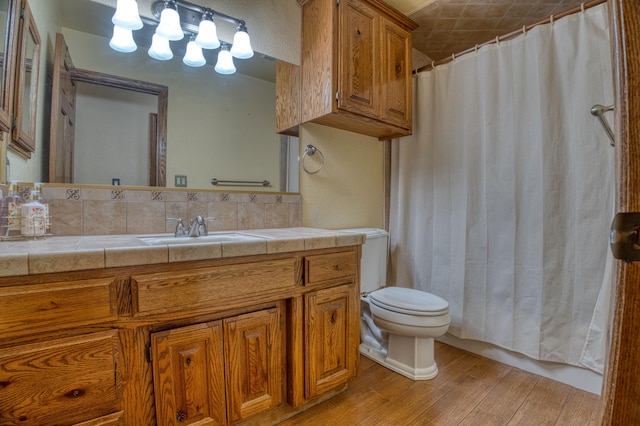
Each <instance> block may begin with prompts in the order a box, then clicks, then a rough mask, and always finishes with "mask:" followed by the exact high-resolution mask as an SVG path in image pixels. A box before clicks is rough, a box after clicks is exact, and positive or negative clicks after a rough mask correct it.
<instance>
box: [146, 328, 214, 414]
mask: <svg viewBox="0 0 640 426" xmlns="http://www.w3.org/2000/svg"><path fill="white" fill-rule="evenodd" d="M222 346H223V345H222V323H221V322H220V321H216V322H210V323H205V324H198V325H194V326H189V327H182V328H177V329H173V330H168V331H163V332H158V333H153V334H152V335H151V351H152V359H153V385H154V393H155V398H156V416H157V420H158V425H176V424H181V425H188V424H193V423H197V424H198V425H224V424H226V417H225V410H224V407H225V402H224V401H225V400H224V363H223V348H222Z"/></svg>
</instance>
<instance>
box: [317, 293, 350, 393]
mask: <svg viewBox="0 0 640 426" xmlns="http://www.w3.org/2000/svg"><path fill="white" fill-rule="evenodd" d="M305 308H306V309H305V323H306V325H305V328H306V342H305V343H306V353H307V365H306V366H305V367H306V374H305V376H306V384H305V385H306V386H305V391H306V396H307V398H313V397H315V396H318V395H321V394H322V393H323V392H325V391H327V390H329V389H332V388H335V387H337V386H340V385H343V384H345V383H346V382H347V381H348V380H349V379H351V378H352V377H355V375H356V373H357V370H358V345H359V343H360V336H359V333H360V329H359V323H358V318H359V315H360V303H359V300H358V295H357V286H356V285H355V284H348V285H342V286H339V287H332V288H328V289H324V290H318V291H316V292H312V293H308V294H306V295H305Z"/></svg>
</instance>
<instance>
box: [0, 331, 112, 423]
mask: <svg viewBox="0 0 640 426" xmlns="http://www.w3.org/2000/svg"><path fill="white" fill-rule="evenodd" d="M116 348H117V342H116V332H114V331H107V332H101V333H93V334H89V335H82V336H77V337H70V338H64V339H56V340H51V341H46V342H42V343H33V344H28V345H21V346H14V347H11V348H7V349H2V350H0V424H3V425H5V424H20V425H34V426H46V425H69V424H73V423H77V422H81V421H85V420H89V419H92V418H95V417H99V416H104V415H107V414H110V413H113V412H115V411H118V410H120V400H119V399H120V397H119V386H118V383H117V382H118V379H117V377H118V374H117V370H116V362H117V359H118V357H117V349H116Z"/></svg>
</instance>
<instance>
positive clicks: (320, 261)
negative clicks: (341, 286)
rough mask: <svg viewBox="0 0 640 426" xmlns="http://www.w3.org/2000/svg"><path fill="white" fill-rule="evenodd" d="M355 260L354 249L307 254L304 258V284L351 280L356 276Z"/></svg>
mask: <svg viewBox="0 0 640 426" xmlns="http://www.w3.org/2000/svg"><path fill="white" fill-rule="evenodd" d="M356 262H357V258H356V252H355V251H347V252H340V253H328V254H317V255H313V256H307V257H305V259H304V264H305V274H304V277H305V285H307V286H312V285H320V284H327V283H331V282H336V283H338V282H341V283H342V282H353V281H355V278H356V265H357V263H356Z"/></svg>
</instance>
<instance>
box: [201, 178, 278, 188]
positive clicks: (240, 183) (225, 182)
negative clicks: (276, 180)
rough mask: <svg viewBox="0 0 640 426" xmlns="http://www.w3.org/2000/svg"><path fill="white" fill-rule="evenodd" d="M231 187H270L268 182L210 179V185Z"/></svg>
mask: <svg viewBox="0 0 640 426" xmlns="http://www.w3.org/2000/svg"><path fill="white" fill-rule="evenodd" d="M220 184H222V185H232V186H264V187H267V186H271V182H270V181H268V180H266V179H265V180H263V181H258V180H218V179H216V178H213V179H211V185H213V186H216V185H220Z"/></svg>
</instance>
